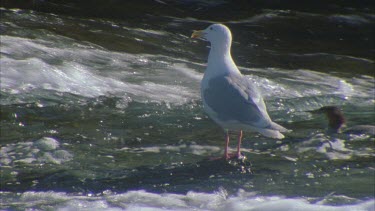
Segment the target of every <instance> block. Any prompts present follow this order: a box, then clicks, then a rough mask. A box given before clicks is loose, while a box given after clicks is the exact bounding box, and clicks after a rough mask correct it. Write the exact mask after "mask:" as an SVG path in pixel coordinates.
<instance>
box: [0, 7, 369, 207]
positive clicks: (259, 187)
mask: <svg viewBox="0 0 375 211" xmlns="http://www.w3.org/2000/svg"><path fill="white" fill-rule="evenodd" d="M180 2H182V3H181V4H186V5H185V7H186V8H187V9H186V10H189V9H190V10H192V9H193V7H192V6H191V5H190V7H189V4H188V3H186V2H188V1H180ZM197 2H200V3H199V4H198V5H200V7H199V8H203V9H207V10H208V11H209V9H212V8H215V7H223V5H225V3H222V2H221V1H219V2H221V3H218V5H216V4H213V5H210V4H209V3H207V2H210V1H197ZM168 3H170V1H165V2H164V1H154V3H153V5H162V6H163V5H167V4H168ZM207 5H208V6H207ZM183 6H184V5H183ZM139 7H140V8H143V9H144V8H147V7H149V5H143V4H139ZM160 8H161V7H156V10H157V9H159V10H161V9H160ZM181 8H184V7H182V6H181ZM0 10H1V24H0V35H1V36H0V38H1V49H0V50H1V62H0V65H1V71H0V77H1V78H0V82H1V91H0V97H1V99H0V106H1V113H0V126H1V131H0V132H1V134H0V139H1V140H0V147H1V149H0V158H1V160H0V170H1V178H0V197H1V199H0V201H1V204H0V206H1V207H0V208H1V209H2V210H27V209H33V210H123V209H127V210H293V209H294V210H374V206H375V205H374V194H375V190H374V187H375V181H374V176H375V175H374V174H375V164H374V158H375V149H374V141H375V137H374V135H371V134H366V133H363V134H347V133H341V134H329V133H327V131H326V128H327V120H326V118H325V116H323V115H316V114H311V113H309V112H307V111H309V110H314V109H318V108H320V107H322V106H329V105H335V106H339V107H340V108H342V110H343V112H344V114H345V116H346V119H347V126H353V125H366V124H367V125H369V124H370V125H371V124H374V119H375V110H374V103H375V100H374V94H375V86H374V83H375V81H374V37H373V34H374V33H373V28H374V20H375V15H374V11H373V10H372V9H368V8H352V7H344V6H342V7H341V9H340V10H339V9H337V10H336V11H333V12H330V11H319V10H311V11H300V10H298V9H275V8H258V9H257V10H256V11H252V13H251V14H250V15H248V16H244V15H241V16H238V17H232V18H230V17H227V16H225V17H223V19H220V20H219V19H215V18H214V17H215V15H214V14H213V13H210V16H208V17H207V18H204V17H201V16H199V17H189V16H186V17H184V16H176V15H173V14H165V15H163V11H164V10H161V11H160V12H159V13H158V14H155V13H153V14H146V13H145V14H143V15H141V14H140V15H139V16H137V19H131V18H111V17H104V16H102V17H100V16H90V15H87V14H86V15H76V14H64V13H55V12H50V13H49V12H46V11H37V10H30V9H10V8H1V9H0ZM129 10H130V9H129ZM144 10H145V9H144ZM194 11H199V10H194ZM125 12H126V11H125ZM128 12H131V11H128ZM185 12H186V11H185ZM241 14H242V13H241ZM218 20H219V21H221V22H222V23H224V24H226V25H227V26H228V27H229V28H230V29H231V30H232V34H233V45H232V56H233V59H234V60H235V62H236V64H237V65H238V66H239V69H240V70H241V72H242V73H243V74H244V75H246V77H248V79H249V80H250V81H252V82H253V83H254V84H255V85H256V86H257V87H258V88H259V90H260V91H261V92H262V94H263V96H264V99H265V102H266V104H267V108H268V112H269V114H270V116H271V118H272V119H273V120H274V121H275V122H277V123H279V124H281V125H283V126H285V127H286V128H288V129H291V130H292V132H291V133H288V134H286V138H285V139H283V140H273V139H270V138H266V137H263V136H260V135H259V134H256V133H245V134H244V140H243V153H244V155H245V156H246V157H247V158H248V160H249V162H251V166H245V167H244V166H237V165H235V164H231V163H227V162H223V161H210V160H208V159H207V158H210V157H212V156H221V155H222V154H223V149H224V133H223V131H222V130H221V129H220V128H219V127H218V126H217V125H216V124H215V123H214V122H213V121H212V120H210V119H209V118H208V117H207V116H206V114H205V113H204V112H203V108H202V102H201V99H200V80H201V79H202V77H203V72H204V69H205V66H206V61H207V55H208V51H209V48H208V46H209V44H208V43H206V42H204V41H202V40H192V39H190V35H191V33H192V31H193V30H196V29H204V28H206V27H207V26H208V25H209V24H211V23H213V22H214V21H218ZM232 139H233V141H232V142H231V150H235V141H234V140H235V136H233V137H232ZM249 169H251V170H249Z"/></svg>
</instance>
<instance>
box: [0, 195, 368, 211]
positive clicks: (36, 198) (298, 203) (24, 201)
mask: <svg viewBox="0 0 375 211" xmlns="http://www.w3.org/2000/svg"><path fill="white" fill-rule="evenodd" d="M103 193H104V192H103ZM223 193H224V194H223ZM2 195H3V199H4V203H3V206H5V207H10V206H12V207H13V208H14V207H17V206H19V207H23V206H26V205H27V207H33V208H43V207H48V208H49V209H56V210H124V209H125V210H199V211H200V210H232V211H237V210H238V211H239V210H265V211H267V210H279V211H284V210H285V211H290V210H307V211H308V210H311V211H313V210H322V211H349V210H350V211H351V210H357V211H372V210H374V205H375V200H373V199H372V200H369V201H362V202H361V201H358V202H357V203H356V204H348V205H338V206H331V205H326V204H322V202H324V200H322V201H319V203H310V202H309V201H308V200H306V199H304V198H286V197H282V196H260V195H257V194H256V193H253V192H246V191H243V190H239V191H238V193H237V194H235V195H231V196H228V195H226V191H224V192H223V191H218V192H214V193H200V192H193V191H190V192H188V193H187V194H174V193H162V194H157V193H149V192H146V191H143V190H137V191H128V192H125V193H120V194H115V193H111V192H110V191H109V192H108V191H105V193H104V194H103V195H99V196H97V195H93V194H89V195H87V196H82V195H74V194H66V193H58V192H52V191H50V192H33V191H29V192H24V193H22V194H20V195H19V196H17V195H13V194H12V193H6V192H5V193H4V192H3V193H2Z"/></svg>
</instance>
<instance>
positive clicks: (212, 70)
mask: <svg viewBox="0 0 375 211" xmlns="http://www.w3.org/2000/svg"><path fill="white" fill-rule="evenodd" d="M191 38H202V39H204V40H206V41H209V42H210V43H211V48H210V53H209V55H208V62H207V68H206V70H205V72H204V76H203V79H202V81H201V97H202V101H203V109H204V110H205V112H206V113H207V114H208V116H209V117H210V118H211V119H212V120H213V121H215V122H216V123H217V124H218V125H219V126H221V127H222V128H223V129H224V131H225V149H224V159H226V160H229V159H231V158H235V157H237V158H238V159H241V158H242V157H243V156H242V154H241V142H242V134H243V132H242V131H249V132H258V133H260V134H262V135H264V136H266V137H270V138H275V139H282V138H284V135H283V134H282V133H281V132H287V131H288V130H287V129H286V128H284V127H283V126H281V125H279V124H277V123H275V122H273V121H272V120H271V118H270V117H269V115H268V113H267V108H266V105H265V103H264V101H263V98H262V96H261V94H260V92H259V91H258V90H257V88H256V87H255V86H254V85H253V84H252V83H251V82H250V81H249V80H248V79H247V78H246V77H245V76H243V75H242V74H241V72H240V71H239V70H238V68H237V66H236V64H235V63H234V61H233V59H232V56H231V52H230V50H231V45H232V34H231V32H230V30H229V28H228V27H226V26H225V25H223V24H212V25H210V26H209V27H207V28H206V29H204V30H199V31H193V34H192V35H191ZM230 131H235V132H238V133H239V135H238V144H237V153H236V154H229V153H228V145H229V132H230Z"/></svg>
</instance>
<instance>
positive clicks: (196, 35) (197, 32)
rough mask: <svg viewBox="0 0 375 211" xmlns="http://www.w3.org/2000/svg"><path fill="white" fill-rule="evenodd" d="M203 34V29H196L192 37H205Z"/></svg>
mask: <svg viewBox="0 0 375 211" xmlns="http://www.w3.org/2000/svg"><path fill="white" fill-rule="evenodd" d="M203 35H204V32H203V30H198V31H197V30H194V31H193V34H191V37H190V38H201V37H203Z"/></svg>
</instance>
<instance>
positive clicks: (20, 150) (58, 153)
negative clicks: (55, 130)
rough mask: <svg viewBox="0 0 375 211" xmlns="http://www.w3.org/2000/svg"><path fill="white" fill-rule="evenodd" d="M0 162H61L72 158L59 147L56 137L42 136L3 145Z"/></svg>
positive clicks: (35, 163) (36, 163)
mask: <svg viewBox="0 0 375 211" xmlns="http://www.w3.org/2000/svg"><path fill="white" fill-rule="evenodd" d="M0 158H1V159H0V164H1V165H2V166H14V165H18V164H34V165H38V164H44V163H52V164H62V163H64V162H67V161H70V160H71V159H73V155H72V154H71V153H70V152H68V151H67V150H64V149H61V148H60V143H59V141H58V140H57V139H55V138H51V137H43V138H41V139H39V140H36V141H35V142H17V143H11V144H6V145H3V146H2V147H1V149H0Z"/></svg>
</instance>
